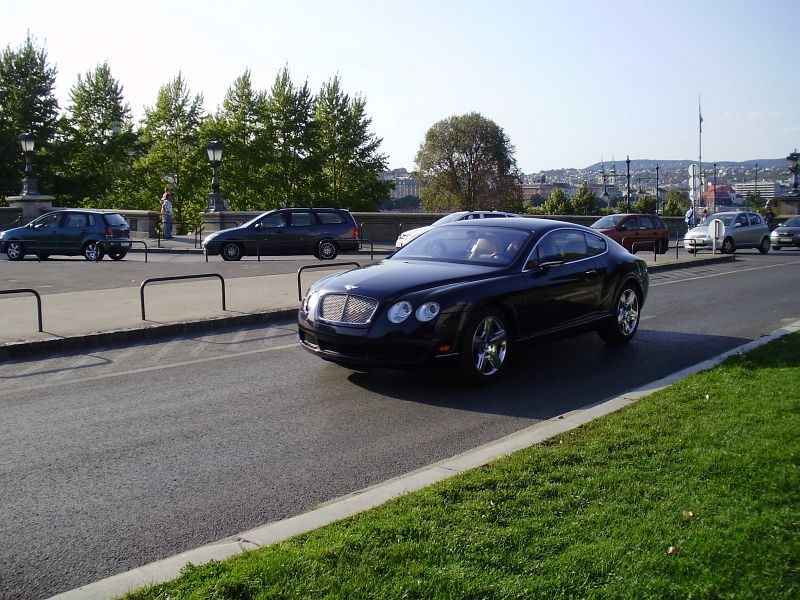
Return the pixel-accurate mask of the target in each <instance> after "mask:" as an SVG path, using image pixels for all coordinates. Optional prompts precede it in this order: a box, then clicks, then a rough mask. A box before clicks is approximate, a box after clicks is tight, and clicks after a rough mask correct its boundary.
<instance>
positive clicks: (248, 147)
mask: <svg viewBox="0 0 800 600" xmlns="http://www.w3.org/2000/svg"><path fill="white" fill-rule="evenodd" d="M265 103H266V99H265V95H264V93H263V92H256V91H254V90H253V87H252V84H251V81H250V71H245V72H244V73H243V74H242V75H240V76H239V77H238V78H237V79H236V80H235V81H234V82H233V85H232V86H231V87H230V88H229V89H228V92H227V93H226V94H225V98H224V100H223V102H222V107H221V108H220V109H219V110H218V111H217V113H216V115H214V116H213V117H211V118H209V119H207V120H206V121H205V122H204V123H203V125H202V128H201V136H200V138H201V143H202V142H209V141H211V140H219V141H221V142H222V143H223V144H224V146H225V149H224V156H223V158H224V160H223V163H222V167H221V169H222V173H221V175H220V177H221V179H222V182H221V183H222V186H221V187H222V189H223V190H224V192H225V199H226V201H227V202H228V203H229V205H230V207H231V209H232V210H264V209H267V208H274V207H275V206H276V204H275V203H274V202H270V200H269V199H268V196H269V193H268V190H267V189H265V188H266V187H267V178H266V172H265V171H266V168H267V166H268V165H269V164H270V163H271V156H272V155H271V145H272V141H271V136H270V133H269V125H268V123H265V120H264V111H265ZM201 145H203V144H201Z"/></svg>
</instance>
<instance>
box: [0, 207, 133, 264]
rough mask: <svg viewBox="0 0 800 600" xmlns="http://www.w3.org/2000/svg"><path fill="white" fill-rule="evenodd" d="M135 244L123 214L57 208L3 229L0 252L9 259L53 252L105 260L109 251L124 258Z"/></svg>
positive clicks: (115, 256)
mask: <svg viewBox="0 0 800 600" xmlns="http://www.w3.org/2000/svg"><path fill="white" fill-rule="evenodd" d="M130 247H131V228H130V226H129V225H128V222H127V221H126V220H125V219H124V218H123V216H122V215H120V214H119V213H114V212H104V211H100V210H83V209H65V210H55V211H52V212H49V213H47V214H44V215H42V216H41V217H39V218H37V219H34V220H33V221H31V222H30V223H28V224H27V225H25V226H23V227H15V228H14V229H8V230H6V231H0V252H5V254H6V256H8V259H9V260H22V259H23V258H25V255H26V254H35V255H37V256H38V257H39V258H47V257H48V256H50V255H51V254H60V255H67V256H79V255H83V256H84V257H85V258H86V260H101V259H102V258H103V256H104V255H105V254H106V253H107V254H108V255H109V256H110V257H111V258H112V259H113V260H122V259H123V258H125V255H126V254H127V253H128V250H129V249H130Z"/></svg>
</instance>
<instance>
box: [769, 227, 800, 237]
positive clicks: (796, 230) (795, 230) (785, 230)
mask: <svg viewBox="0 0 800 600" xmlns="http://www.w3.org/2000/svg"><path fill="white" fill-rule="evenodd" d="M772 233H783V234H786V235H792V234H797V233H800V227H786V226H783V225H782V226H781V227H776V228H775V229H774V230H773V231H772Z"/></svg>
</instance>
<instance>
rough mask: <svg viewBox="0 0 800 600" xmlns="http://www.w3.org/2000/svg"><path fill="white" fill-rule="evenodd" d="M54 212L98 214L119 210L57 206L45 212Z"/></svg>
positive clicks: (109, 213)
mask: <svg viewBox="0 0 800 600" xmlns="http://www.w3.org/2000/svg"><path fill="white" fill-rule="evenodd" d="M53 213H93V214H96V215H114V214H119V211H116V210H102V209H99V208H56V209H53V210H49V211H47V212H46V213H44V214H46V215H52V214H53Z"/></svg>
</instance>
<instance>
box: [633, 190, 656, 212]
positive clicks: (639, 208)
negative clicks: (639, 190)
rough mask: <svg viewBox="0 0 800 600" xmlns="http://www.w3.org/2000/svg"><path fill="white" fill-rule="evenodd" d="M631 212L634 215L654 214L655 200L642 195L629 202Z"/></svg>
mask: <svg viewBox="0 0 800 600" xmlns="http://www.w3.org/2000/svg"><path fill="white" fill-rule="evenodd" d="M631 211H632V212H635V213H645V214H654V213H655V212H656V199H655V198H654V197H653V196H649V195H647V194H642V195H641V196H638V197H637V198H636V200H634V201H633V202H631Z"/></svg>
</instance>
